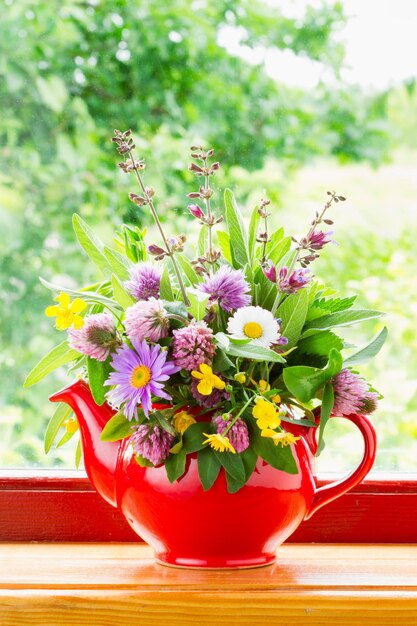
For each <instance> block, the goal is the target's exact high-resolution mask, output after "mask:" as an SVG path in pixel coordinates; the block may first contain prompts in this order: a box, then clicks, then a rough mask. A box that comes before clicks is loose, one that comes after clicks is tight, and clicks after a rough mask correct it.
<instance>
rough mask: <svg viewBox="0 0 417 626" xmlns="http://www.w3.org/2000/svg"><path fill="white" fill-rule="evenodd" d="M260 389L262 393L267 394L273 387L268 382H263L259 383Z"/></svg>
mask: <svg viewBox="0 0 417 626" xmlns="http://www.w3.org/2000/svg"><path fill="white" fill-rule="evenodd" d="M258 388H259V391H260V393H265V391H269V390H270V389H271V385H270V384H269V383H267V382H266V380H262V378H261V380H260V381H259V383H258Z"/></svg>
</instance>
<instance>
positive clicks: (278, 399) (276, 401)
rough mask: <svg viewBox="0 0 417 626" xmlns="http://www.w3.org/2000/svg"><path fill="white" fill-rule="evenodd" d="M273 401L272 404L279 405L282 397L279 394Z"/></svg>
mask: <svg viewBox="0 0 417 626" xmlns="http://www.w3.org/2000/svg"><path fill="white" fill-rule="evenodd" d="M271 400H272V402H275V404H279V403H280V402H281V396H280V395H279V393H277V395H276V396H274V397H273V398H271Z"/></svg>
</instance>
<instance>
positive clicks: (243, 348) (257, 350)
mask: <svg viewBox="0 0 417 626" xmlns="http://www.w3.org/2000/svg"><path fill="white" fill-rule="evenodd" d="M221 347H222V350H224V352H225V353H226V354H230V355H231V356H239V357H241V358H243V359H252V360H254V361H268V362H269V363H285V359H284V358H283V357H282V356H281V355H280V354H277V353H276V352H274V351H273V350H270V349H269V348H264V347H262V346H253V345H250V344H249V343H245V344H243V345H239V344H235V343H233V342H232V341H230V342H229V345H228V346H227V347H226V346H225V345H224V343H221Z"/></svg>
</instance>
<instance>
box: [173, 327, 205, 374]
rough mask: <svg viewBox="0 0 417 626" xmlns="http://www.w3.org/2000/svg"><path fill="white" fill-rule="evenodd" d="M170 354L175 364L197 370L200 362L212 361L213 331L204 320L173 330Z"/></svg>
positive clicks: (186, 368)
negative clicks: (172, 346) (172, 347)
mask: <svg viewBox="0 0 417 626" xmlns="http://www.w3.org/2000/svg"><path fill="white" fill-rule="evenodd" d="M172 334H173V335H174V343H173V345H174V349H173V352H172V356H173V358H174V363H175V365H179V366H180V367H181V368H183V369H185V370H198V368H199V366H200V364H201V363H207V365H208V364H209V363H211V362H212V360H213V356H214V353H215V351H216V348H215V346H214V343H213V331H212V330H211V328H209V327H208V326H207V324H206V323H205V322H195V321H193V322H191V324H189V325H188V326H185V327H184V328H180V329H178V330H174V331H173V333H172Z"/></svg>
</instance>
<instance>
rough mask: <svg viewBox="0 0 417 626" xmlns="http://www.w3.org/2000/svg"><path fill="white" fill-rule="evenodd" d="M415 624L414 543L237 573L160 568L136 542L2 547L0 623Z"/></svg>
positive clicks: (299, 553)
mask: <svg viewBox="0 0 417 626" xmlns="http://www.w3.org/2000/svg"><path fill="white" fill-rule="evenodd" d="M133 623H134V624H138V625H140V626H170V625H172V626H188V625H190V626H191V625H193V626H200V625H201V626H209V625H219V626H220V625H222V626H229V625H230V626H231V625H237V624H239V625H240V626H246V625H248V626H249V625H254V626H255V625H256V626H263V625H265V626H266V625H268V626H276V625H281V624H285V625H292V624H294V625H296V624H297V625H300V626H301V624H303V625H304V624H312V625H313V624H314V625H316V624H323V625H324V624H328V625H329V626H330V625H332V626H334V625H335V624H337V625H338V626H339V625H346V626H347V625H349V626H361V625H365V624H366V625H368V626H370V625H373V624H375V625H378V626H379V625H382V626H392V625H394V624H395V626H400V625H401V626H402V625H407V626H414V625H415V624H417V545H415V544H412V545H404V544H402V545H340V544H334V545H331V544H327V545H326V544H320V545H311V544H287V545H285V546H282V547H281V548H280V550H279V552H278V560H277V563H276V564H274V565H272V566H268V567H264V568H259V569H252V570H237V571H230V570H228V571H226V570H223V571H219V570H217V571H204V570H183V569H177V568H170V567H165V566H162V565H158V564H157V563H155V562H154V561H153V559H152V553H151V551H150V549H149V548H148V547H147V546H145V545H143V544H110V543H106V544H74V543H72V544H16V543H14V544H0V624H1V626H26V625H31V626H38V625H39V626H41V625H42V626H55V625H56V626H67V625H70V624H71V625H72V624H77V625H78V626H84V625H86V624H89V625H91V626H110V625H111V626H122V625H123V626H125V625H126V624H133Z"/></svg>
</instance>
